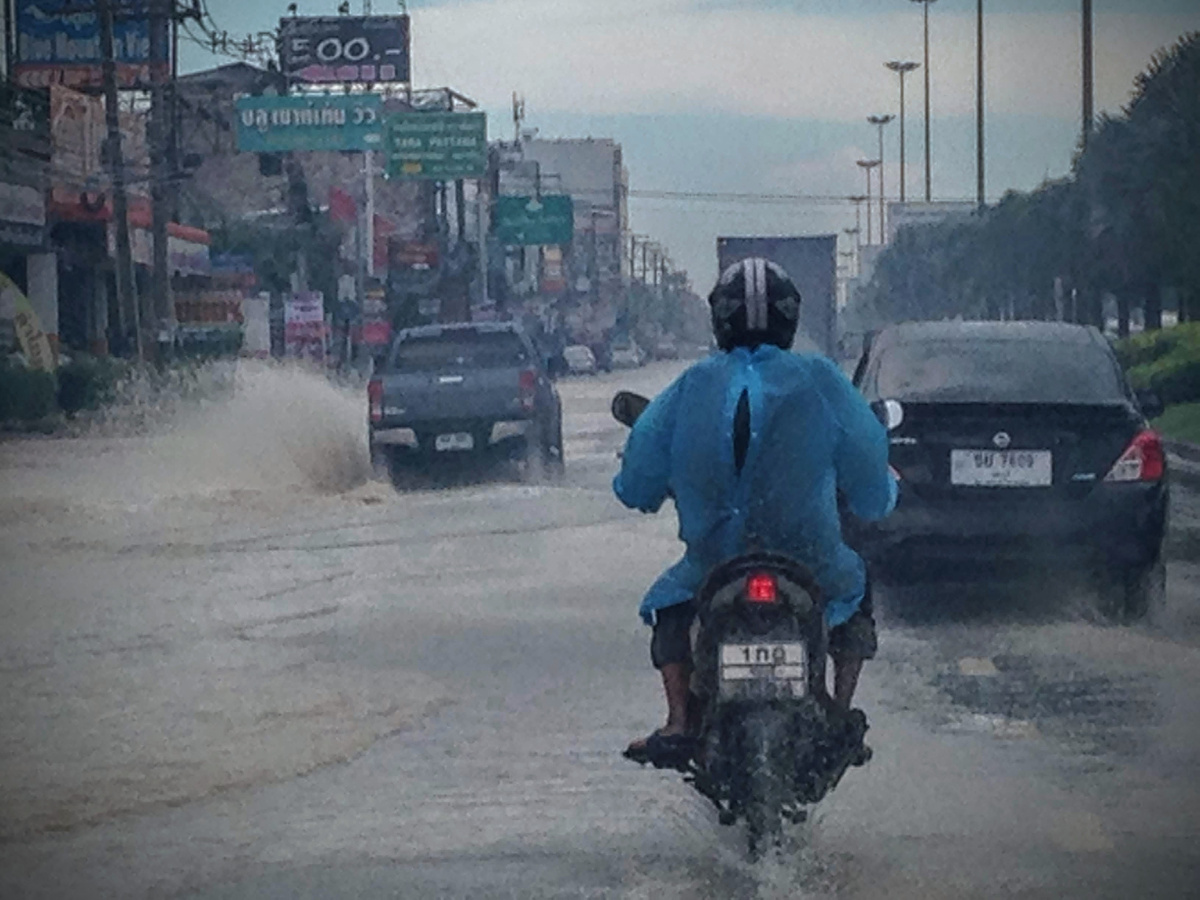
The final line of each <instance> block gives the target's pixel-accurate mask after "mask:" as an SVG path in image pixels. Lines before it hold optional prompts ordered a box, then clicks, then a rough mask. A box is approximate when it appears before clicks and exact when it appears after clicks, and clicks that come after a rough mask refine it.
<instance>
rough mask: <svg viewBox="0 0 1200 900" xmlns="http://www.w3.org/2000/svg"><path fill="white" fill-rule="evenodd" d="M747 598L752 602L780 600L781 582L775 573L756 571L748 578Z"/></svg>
mask: <svg viewBox="0 0 1200 900" xmlns="http://www.w3.org/2000/svg"><path fill="white" fill-rule="evenodd" d="M746 599H747V600H748V601H749V602H751V603H775V602H777V601H778V600H779V583H778V582H777V581H776V580H775V576H774V575H770V574H768V573H766V572H756V573H755V574H753V575H751V576H750V577H749V578H747V579H746Z"/></svg>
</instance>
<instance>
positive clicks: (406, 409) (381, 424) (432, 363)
mask: <svg viewBox="0 0 1200 900" xmlns="http://www.w3.org/2000/svg"><path fill="white" fill-rule="evenodd" d="M367 399H368V408H369V419H370V440H371V457H372V460H373V461H374V462H375V463H376V464H380V463H382V464H384V465H386V466H387V468H388V471H389V473H390V474H391V475H392V477H393V479H398V477H399V476H400V473H402V472H403V470H404V468H405V467H407V466H412V465H428V464H430V463H433V462H435V461H437V460H444V459H450V458H457V459H462V458H465V457H474V458H479V459H481V460H482V459H483V458H485V457H490V458H493V459H494V458H507V459H513V460H517V461H519V462H521V463H523V464H524V468H525V470H526V472H528V473H530V474H532V475H535V476H540V475H545V474H550V475H557V474H560V473H561V472H562V470H563V467H564V460H563V439H562V402H561V401H560V399H559V396H558V391H556V390H555V388H554V384H553V383H552V381H551V379H550V376H549V374H548V373H547V371H546V366H545V364H544V362H543V360H542V358H541V356H540V355H539V353H538V352H537V350H536V348H535V347H534V345H533V342H532V341H531V340H530V339H529V337H528V336H527V335H526V334H525V333H524V331H522V330H521V329H520V328H519V327H518V326H517V325H515V324H513V323H510V322H479V323H470V324H456V325H428V326H422V327H419V328H409V329H405V330H403V331H400V332H399V333H398V334H397V335H396V337H395V340H394V342H393V343H392V346H391V349H390V351H389V352H388V354H387V356H386V357H385V359H384V361H383V364H382V366H381V367H380V369H379V370H378V371H377V372H376V374H375V375H374V376H373V377H372V378H371V380H370V381H369V382H368V384H367Z"/></svg>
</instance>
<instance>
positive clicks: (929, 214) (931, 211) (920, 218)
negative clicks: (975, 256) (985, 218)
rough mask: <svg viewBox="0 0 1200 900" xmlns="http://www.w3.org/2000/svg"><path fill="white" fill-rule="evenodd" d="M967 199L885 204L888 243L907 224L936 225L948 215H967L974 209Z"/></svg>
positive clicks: (973, 205)
mask: <svg viewBox="0 0 1200 900" xmlns="http://www.w3.org/2000/svg"><path fill="white" fill-rule="evenodd" d="M975 208H976V206H975V204H974V203H971V202H969V201H957V200H934V201H932V202H930V203H918V202H909V203H889V204H888V205H887V226H888V243H889V244H890V243H891V242H892V241H894V240H895V239H896V232H897V231H899V230H900V229H901V228H905V227H907V226H909V225H936V224H937V223H938V222H941V221H943V220H944V219H947V218H949V217H950V216H968V215H970V214H971V213H973V212H974V211H975Z"/></svg>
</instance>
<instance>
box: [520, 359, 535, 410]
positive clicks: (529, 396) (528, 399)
mask: <svg viewBox="0 0 1200 900" xmlns="http://www.w3.org/2000/svg"><path fill="white" fill-rule="evenodd" d="M520 385H521V409H523V410H525V412H533V406H534V401H535V400H536V398H537V372H535V371H534V370H533V369H525V370H524V371H522V372H521V380H520Z"/></svg>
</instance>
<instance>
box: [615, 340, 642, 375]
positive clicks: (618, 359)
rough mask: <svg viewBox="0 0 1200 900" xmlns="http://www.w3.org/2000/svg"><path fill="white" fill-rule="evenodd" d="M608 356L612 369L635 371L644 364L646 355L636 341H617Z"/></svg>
mask: <svg viewBox="0 0 1200 900" xmlns="http://www.w3.org/2000/svg"><path fill="white" fill-rule="evenodd" d="M609 356H610V358H611V359H612V367H613V368H614V369H636V368H638V367H639V366H643V365H645V364H646V354H644V353H643V352H642V348H641V347H639V346H638V345H637V342H636V341H618V342H617V343H615V344H613V345H612V352H611V353H610V354H609Z"/></svg>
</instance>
